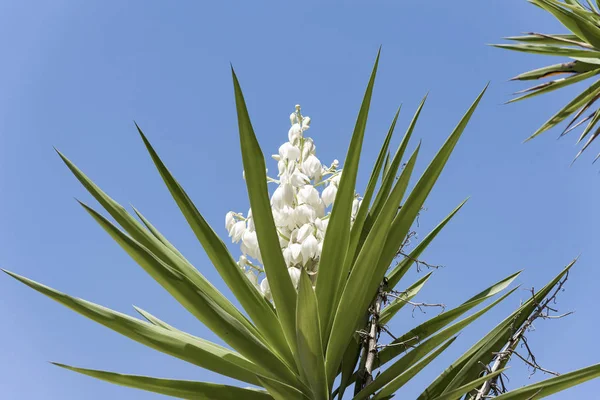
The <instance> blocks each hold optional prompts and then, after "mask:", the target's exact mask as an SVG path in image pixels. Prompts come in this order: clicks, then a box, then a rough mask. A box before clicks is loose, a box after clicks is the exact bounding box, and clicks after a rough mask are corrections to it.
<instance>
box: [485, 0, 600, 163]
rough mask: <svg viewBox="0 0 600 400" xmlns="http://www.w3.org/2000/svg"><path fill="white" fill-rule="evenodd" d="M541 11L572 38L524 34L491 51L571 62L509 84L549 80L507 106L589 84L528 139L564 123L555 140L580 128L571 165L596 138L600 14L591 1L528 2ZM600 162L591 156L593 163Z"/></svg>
mask: <svg viewBox="0 0 600 400" xmlns="http://www.w3.org/2000/svg"><path fill="white" fill-rule="evenodd" d="M530 2H531V3H532V4H534V5H536V6H538V7H540V8H541V9H543V10H545V11H547V12H548V13H550V14H552V16H554V17H555V18H556V19H557V20H558V21H559V22H560V23H561V24H562V25H563V26H564V27H565V28H567V29H568V30H569V31H571V34H543V33H534V32H532V33H529V34H528V35H525V36H512V37H507V38H506V39H507V40H510V41H511V42H516V43H511V44H498V45H495V46H496V47H500V48H504V49H508V50H515V51H522V52H526V53H532V54H542V55H548V56H561V57H568V58H570V60H569V61H568V62H564V63H561V64H553V65H549V66H547V67H543V68H538V69H535V70H532V71H528V72H524V73H522V74H520V75H517V76H516V77H514V78H512V80H520V81H529V80H537V79H545V78H550V80H548V81H546V82H544V83H542V84H539V85H535V86H532V87H530V88H528V89H525V90H521V91H518V92H516V93H515V94H516V95H518V97H516V98H514V99H512V100H510V101H509V103H512V102H515V101H520V100H524V99H528V98H531V97H534V96H538V95H541V94H545V93H549V92H552V91H555V90H558V89H562V88H564V87H567V86H570V85H573V84H575V83H578V82H581V81H588V82H589V80H590V79H594V80H593V81H592V82H591V83H589V84H588V85H587V87H586V88H585V89H584V90H583V91H582V92H581V93H580V94H578V95H577V96H575V98H574V99H573V100H571V101H570V102H569V103H567V104H566V105H565V106H564V107H563V108H561V109H560V110H559V111H558V112H556V113H555V114H554V115H553V116H552V117H550V119H548V120H547V121H546V122H545V123H544V124H543V125H542V126H540V127H539V128H538V129H537V130H536V131H535V132H534V133H533V134H532V135H531V136H530V137H529V138H528V139H527V140H529V139H532V138H534V137H536V136H538V135H539V134H541V133H543V132H546V131H547V130H549V129H552V128H554V127H555V126H557V125H559V124H561V123H562V122H563V121H565V120H567V119H569V122H568V123H567V124H566V126H565V127H564V129H563V130H562V133H561V134H560V136H564V135H566V134H567V133H569V132H571V131H573V130H575V129H576V128H578V127H583V129H582V132H581V134H580V136H579V138H578V139H577V143H578V144H579V143H580V142H582V141H583V140H584V139H585V138H587V140H586V141H585V143H584V144H583V146H582V148H581V149H580V151H579V152H578V153H577V155H576V156H575V159H574V160H573V161H575V160H576V159H577V158H578V157H579V156H580V155H581V154H582V153H583V151H584V150H586V149H587V148H588V147H589V146H590V144H591V143H592V142H593V141H594V139H596V138H597V137H598V135H600V125H598V122H599V121H600V108H597V107H594V104H595V103H596V101H597V100H598V99H599V98H600V80H595V79H596V78H595V77H596V76H597V75H598V74H599V73H600V13H599V11H598V8H597V5H594V4H592V2H591V1H586V2H585V3H583V2H582V1H579V0H564V1H559V0H530ZM598 158H600V154H598V155H597V156H596V158H595V159H594V162H595V161H596V160H597V159H598Z"/></svg>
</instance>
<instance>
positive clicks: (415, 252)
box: [387, 199, 468, 289]
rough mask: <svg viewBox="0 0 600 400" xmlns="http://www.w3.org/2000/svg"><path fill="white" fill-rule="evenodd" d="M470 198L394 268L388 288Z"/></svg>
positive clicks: (389, 278) (400, 277) (397, 280)
mask: <svg viewBox="0 0 600 400" xmlns="http://www.w3.org/2000/svg"><path fill="white" fill-rule="evenodd" d="M467 200H468V199H465V200H463V202H462V203H460V204H459V205H458V207H456V208H455V209H454V210H453V211H452V212H451V213H450V214H449V215H448V216H447V217H446V218H444V219H443V220H442V222H440V223H439V224H438V225H437V226H436V227H435V228H434V229H433V230H432V231H431V232H429V234H427V236H425V238H424V239H423V240H422V241H421V242H420V243H419V244H418V245H417V246H416V247H415V248H414V249H413V250H412V251H411V252H410V253H409V254H408V257H404V259H403V260H402V261H401V262H400V263H398V265H397V266H396V267H394V269H392V271H391V272H390V273H389V274H388V275H387V282H388V288H390V289H393V288H395V287H396V285H397V284H398V282H400V279H402V277H403V276H404V274H405V273H406V272H407V271H408V269H409V268H410V267H411V266H412V265H413V264H414V263H415V260H418V259H419V257H420V256H421V254H422V253H423V251H425V249H426V248H427V246H429V244H430V243H431V242H432V241H433V239H435V238H436V236H437V235H438V233H440V231H441V230H442V229H444V227H445V226H446V224H447V223H448V222H450V220H451V219H452V218H453V217H454V216H455V215H456V213H457V212H458V211H459V210H460V209H461V208H462V207H463V206H464V205H465V203H466V202H467Z"/></svg>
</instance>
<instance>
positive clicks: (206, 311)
mask: <svg viewBox="0 0 600 400" xmlns="http://www.w3.org/2000/svg"><path fill="white" fill-rule="evenodd" d="M81 204H82V206H83V207H84V208H85V209H86V211H87V212H88V213H89V214H90V215H91V216H92V217H93V218H94V219H95V220H96V221H97V222H98V223H99V224H100V226H102V228H104V230H106V232H107V233H108V234H109V235H110V236H111V237H112V238H113V239H114V240H115V241H116V242H117V243H118V244H119V245H120V246H121V247H122V248H123V250H125V251H126V252H127V254H129V255H130V256H131V258H133V259H134V260H135V261H136V262H137V263H138V264H139V265H140V266H141V267H142V268H144V270H146V271H147V272H148V273H149V274H150V275H151V276H152V277H153V278H154V279H155V280H156V281H157V282H158V283H160V284H161V285H162V286H163V287H164V288H165V289H166V290H167V291H169V293H170V294H171V295H172V296H173V297H174V298H175V299H177V301H179V302H180V303H181V304H182V305H183V306H184V307H185V308H186V309H187V310H188V311H189V312H190V313H191V314H192V315H194V316H195V317H196V318H198V319H199V320H200V321H201V322H202V323H203V324H205V325H206V326H207V327H208V328H209V329H210V330H211V331H213V332H214V333H215V334H216V335H217V336H219V337H220V338H221V339H222V340H223V341H225V342H226V343H227V344H229V345H230V346H231V347H233V348H234V349H236V350H237V351H239V352H240V353H241V354H242V355H244V356H245V357H247V358H248V359H249V360H251V361H252V362H254V363H256V364H258V365H261V366H263V367H264V368H265V369H270V370H272V371H274V373H275V374H277V376H278V377H280V378H281V379H283V380H285V381H287V382H294V383H296V382H297V381H296V376H295V374H294V373H293V371H291V370H290V368H291V366H289V365H286V364H285V363H284V362H283V361H282V360H281V359H279V358H278V357H277V355H275V354H274V353H272V351H271V350H270V349H269V348H267V347H266V346H265V345H264V344H263V342H262V341H261V340H259V339H258V338H257V337H256V336H255V335H254V334H253V333H252V332H250V331H249V330H248V329H247V328H246V327H244V326H243V325H242V324H241V323H240V322H239V321H237V320H236V319H235V318H233V317H232V316H231V315H229V314H227V313H225V312H224V311H223V310H222V309H221V308H220V307H219V306H218V305H217V304H216V303H215V302H214V300H213V299H212V298H211V297H210V296H209V295H207V294H206V293H204V292H203V291H201V290H199V289H198V288H197V287H196V286H195V285H194V284H193V283H192V282H191V281H189V280H188V279H187V278H186V277H185V276H184V275H182V274H179V273H178V272H177V271H175V270H173V269H172V268H170V267H169V266H167V265H166V264H165V263H163V262H162V261H161V260H159V259H158V258H157V257H156V256H154V255H153V254H152V253H150V252H149V251H148V249H146V248H145V247H143V246H141V245H140V244H139V243H138V242H136V241H135V240H133V239H132V238H130V237H129V236H127V235H125V234H124V233H123V232H121V231H120V230H119V229H117V228H116V227H115V226H114V225H113V224H111V223H110V221H108V220H107V219H106V218H104V217H103V216H101V215H100V214H98V213H97V212H96V211H94V210H93V209H91V208H90V207H88V206H86V205H85V204H83V203H81Z"/></svg>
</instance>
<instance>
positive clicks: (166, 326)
mask: <svg viewBox="0 0 600 400" xmlns="http://www.w3.org/2000/svg"><path fill="white" fill-rule="evenodd" d="M133 308H134V310H135V311H137V312H138V313H139V314H140V315H141V316H142V317H144V319H146V320H147V321H148V322H150V323H151V324H152V325H156V326H160V327H161V328H164V329H166V330H168V331H177V329H175V328H174V327H173V326H171V325H169V324H167V323H166V322H165V321H163V320H161V319H159V318H157V317H155V316H154V315H152V314H150V313H149V312H148V311H145V310H142V309H141V308H139V307H136V306H133ZM179 332H181V331H179ZM181 333H185V332H181Z"/></svg>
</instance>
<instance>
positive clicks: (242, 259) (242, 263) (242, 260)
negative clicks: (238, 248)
mask: <svg viewBox="0 0 600 400" xmlns="http://www.w3.org/2000/svg"><path fill="white" fill-rule="evenodd" d="M237 264H238V265H239V266H240V268H241V269H246V266H247V265H248V258H246V256H245V255H243V254H242V255H241V256H240V258H239V259H238V262H237Z"/></svg>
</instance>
